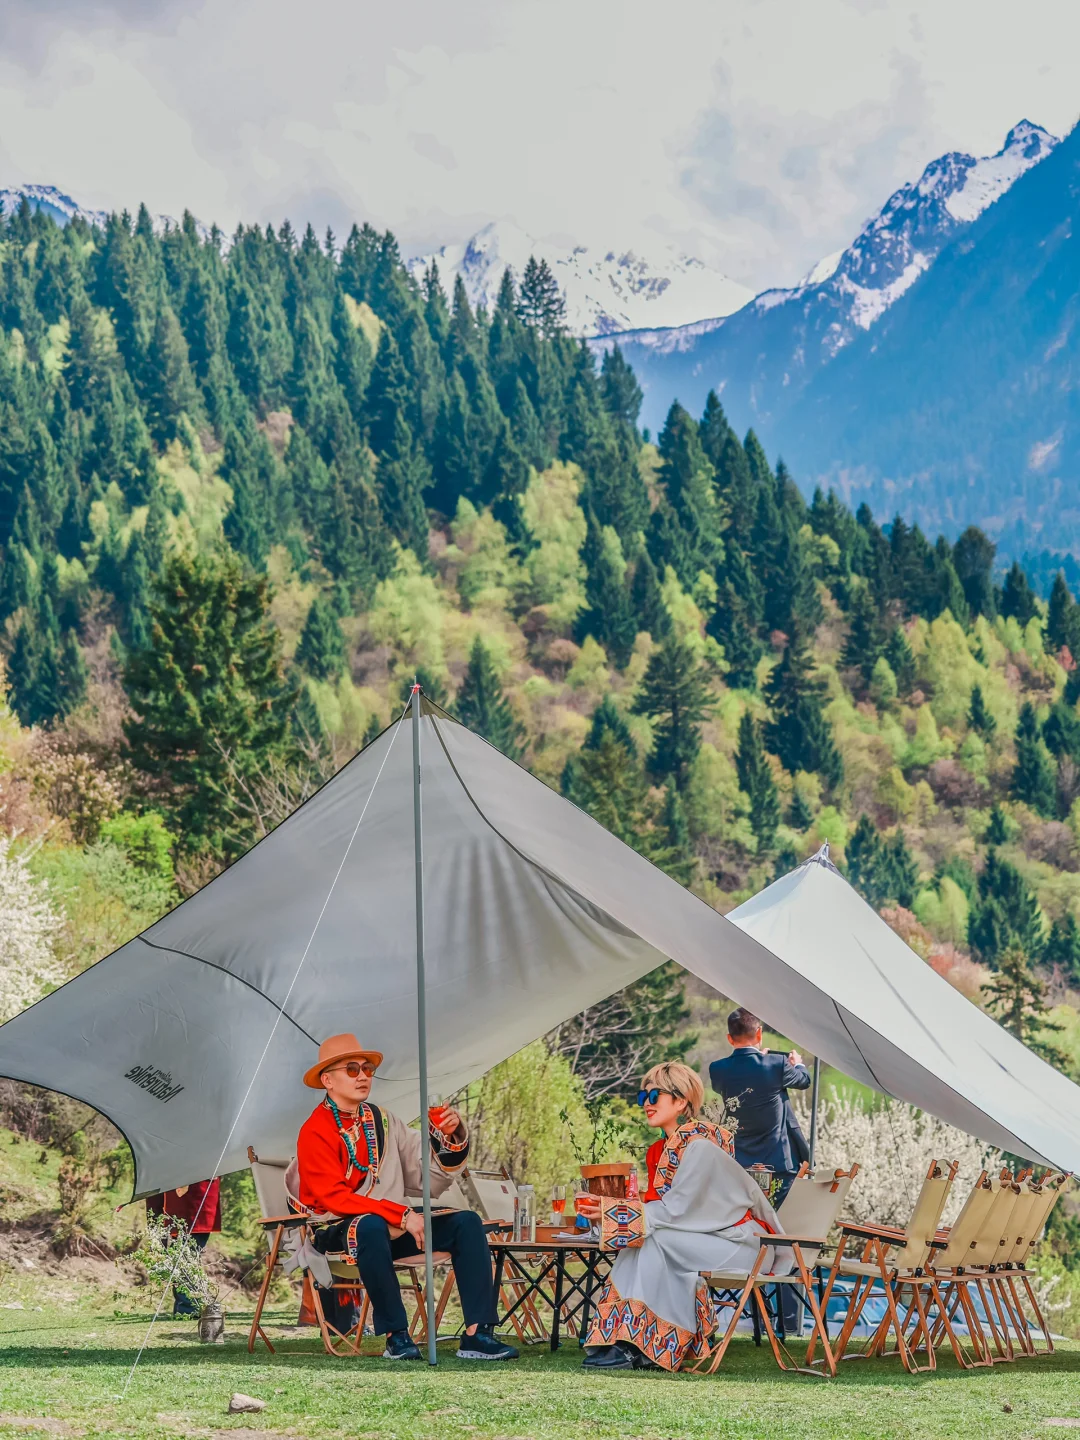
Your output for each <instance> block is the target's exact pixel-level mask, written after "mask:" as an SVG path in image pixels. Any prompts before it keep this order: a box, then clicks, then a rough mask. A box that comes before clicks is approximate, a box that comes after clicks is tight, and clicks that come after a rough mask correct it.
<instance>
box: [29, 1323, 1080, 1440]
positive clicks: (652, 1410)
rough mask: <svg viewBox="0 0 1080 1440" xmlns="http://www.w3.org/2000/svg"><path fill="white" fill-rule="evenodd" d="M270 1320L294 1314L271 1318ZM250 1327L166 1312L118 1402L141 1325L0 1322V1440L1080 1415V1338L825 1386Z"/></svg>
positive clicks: (597, 1432) (390, 1438)
mask: <svg viewBox="0 0 1080 1440" xmlns="http://www.w3.org/2000/svg"><path fill="white" fill-rule="evenodd" d="M291 1314H292V1315H294V1314H295V1311H292V1312H291ZM273 1318H274V1319H275V1320H276V1321H279V1322H282V1323H284V1322H286V1321H287V1319H288V1318H290V1317H289V1316H288V1315H286V1312H284V1311H279V1312H277V1313H276V1314H275V1316H274V1317H273ZM249 1319H250V1311H249V1312H248V1313H247V1315H246V1316H245V1315H242V1314H240V1313H235V1314H232V1315H230V1317H229V1324H228V1330H227V1342H226V1344H225V1345H224V1346H200V1345H199V1344H198V1343H197V1341H195V1339H194V1327H193V1326H192V1325H191V1324H190V1323H189V1322H181V1321H174V1320H173V1319H172V1318H171V1317H168V1316H166V1317H164V1318H163V1319H162V1320H160V1321H159V1322H158V1325H157V1326H156V1327H155V1330H154V1335H153V1339H152V1341H151V1343H150V1345H149V1346H148V1348H147V1350H146V1352H145V1354H144V1355H143V1357H142V1361H141V1362H140V1364H139V1366H138V1368H137V1369H136V1371H135V1374H134V1378H133V1379H132V1381H131V1385H130V1388H129V1389H128V1392H127V1396H126V1398H124V1399H120V1398H118V1397H119V1396H120V1395H121V1393H122V1392H123V1389H124V1385H125V1382H126V1380H127V1377H128V1372H129V1371H130V1369H131V1365H132V1362H133V1361H134V1359H135V1355H136V1352H137V1351H138V1348H139V1345H140V1343H141V1341H142V1339H143V1337H144V1335H145V1333H146V1328H147V1320H148V1316H147V1315H146V1314H141V1315H120V1316H117V1315H114V1314H113V1313H112V1312H111V1311H110V1312H109V1313H108V1314H107V1315H106V1314H104V1313H102V1311H101V1310H100V1309H99V1310H98V1311H97V1312H95V1311H93V1310H89V1309H87V1310H81V1311H79V1312H76V1313H71V1312H67V1313H64V1312H61V1311H58V1310H55V1309H44V1310H41V1311H39V1312H35V1311H32V1310H29V1309H28V1310H25V1311H18V1310H0V1436H4V1437H8V1436H16V1435H21V1436H24V1437H25V1436H28V1435H33V1434H35V1433H38V1434H46V1433H52V1434H57V1435H85V1436H90V1437H95V1436H96V1437H117V1440H120V1437H122V1440H176V1437H179V1436H210V1437H218V1436H223V1435H232V1434H233V1433H234V1432H235V1431H238V1430H239V1431H246V1432H247V1433H248V1434H249V1435H251V1436H252V1440H254V1437H255V1435H257V1434H262V1435H268V1436H269V1435H272V1436H286V1435H288V1436H290V1437H293V1440H301V1437H306V1440H321V1437H326V1436H350V1437H372V1440H374V1437H379V1440H419V1437H425V1440H427V1437H431V1440H496V1437H504V1440H509V1437H530V1440H578V1437H590V1440H591V1437H595V1436H612V1437H616V1436H617V1437H620V1440H622V1437H640V1440H676V1437H683V1436H694V1437H703V1440H704V1437H712V1436H718V1435H720V1436H747V1437H755V1440H756V1437H761V1436H769V1437H773V1436H775V1437H781V1436H783V1437H801V1436H813V1437H819V1436H820V1437H829V1440H833V1437H844V1440H849V1437H850V1440H859V1437H879V1436H880V1437H889V1440H892V1437H896V1436H912V1437H915V1436H919V1437H921V1436H946V1435H947V1436H962V1437H965V1440H967V1437H970V1440H975V1437H983V1436H1018V1437H1019V1436H1029V1435H1034V1434H1038V1433H1042V1431H1043V1429H1044V1425H1045V1422H1046V1420H1047V1419H1049V1418H1052V1417H1067V1418H1072V1417H1077V1418H1078V1419H1080V1385H1078V1384H1077V1378H1078V1375H1080V1347H1077V1346H1075V1345H1071V1344H1068V1345H1064V1346H1063V1347H1062V1348H1061V1350H1060V1351H1059V1352H1058V1353H1056V1354H1055V1355H1053V1356H1050V1357H1047V1358H1043V1359H1038V1360H1024V1361H1018V1362H1016V1363H1015V1364H1013V1365H1007V1366H998V1367H996V1368H995V1369H994V1370H993V1371H991V1372H989V1373H987V1372H982V1371H979V1372H969V1373H963V1372H960V1371H959V1370H957V1368H956V1366H955V1365H954V1364H953V1363H952V1361H951V1360H948V1361H946V1360H944V1359H943V1361H942V1367H941V1369H940V1371H939V1372H938V1373H937V1375H935V1376H919V1377H911V1376H906V1375H904V1374H903V1372H902V1371H900V1370H899V1369H898V1367H896V1366H895V1365H893V1364H890V1363H887V1362H881V1363H874V1364H868V1365H863V1364H853V1365H849V1366H844V1367H842V1371H841V1375H840V1377H839V1378H838V1379H837V1380H835V1381H831V1382H829V1381H821V1380H815V1379H809V1378H804V1377H802V1376H786V1375H781V1374H780V1373H779V1372H778V1371H777V1370H776V1369H775V1368H774V1367H773V1364H772V1361H771V1358H770V1356H769V1354H768V1351H767V1350H765V1349H764V1348H763V1349H762V1350H756V1349H755V1347H754V1345H753V1342H752V1340H750V1339H749V1338H746V1339H743V1338H741V1337H740V1338H739V1339H738V1340H737V1341H736V1342H735V1345H734V1347H733V1349H732V1351H731V1352H729V1358H728V1360H726V1361H725V1364H724V1367H723V1369H722V1370H721V1372H720V1374H719V1375H717V1376H695V1375H676V1376H664V1375H659V1374H655V1373H642V1372H636V1373H630V1374H619V1375H599V1376H597V1375H589V1374H584V1373H582V1371H581V1368H580V1352H579V1350H578V1347H577V1345H576V1344H575V1343H574V1342H572V1341H571V1342H570V1343H568V1344H565V1345H564V1347H563V1349H562V1350H561V1352H560V1353H559V1354H558V1355H551V1354H550V1353H549V1352H548V1351H547V1349H546V1348H544V1347H533V1348H530V1349H528V1350H526V1352H525V1354H524V1356H523V1358H522V1359H521V1360H520V1361H518V1362H517V1363H516V1364H512V1365H499V1366H494V1365H493V1366H476V1365H468V1364H465V1363H463V1362H460V1361H457V1360H455V1359H454V1358H452V1354H448V1355H447V1357H446V1359H445V1360H444V1361H441V1362H440V1365H439V1368H438V1370H436V1371H433V1370H430V1369H429V1368H428V1367H427V1366H426V1365H416V1364H411V1365H408V1366H405V1365H392V1364H389V1363H387V1362H384V1361H381V1360H379V1359H376V1358H367V1357H365V1358H362V1359H360V1360H353V1361H342V1360H331V1359H329V1358H328V1357H326V1356H324V1355H323V1354H322V1352H321V1350H320V1349H319V1347H318V1345H317V1343H316V1342H315V1341H313V1340H311V1339H308V1338H306V1337H305V1338H282V1339H281V1340H280V1343H279V1342H278V1340H277V1339H276V1327H275V1329H272V1332H271V1333H272V1334H274V1335H275V1344H278V1353H277V1354H276V1355H274V1356H271V1355H268V1354H267V1352H266V1351H265V1350H260V1351H259V1352H257V1353H256V1354H255V1355H248V1353H247V1349H246V1322H247V1320H249ZM189 1337H190V1338H189ZM371 1343H372V1346H373V1348H374V1346H375V1344H376V1342H374V1341H373V1342H371ZM444 1348H446V1349H447V1350H449V1349H450V1347H444ZM236 1390H240V1391H243V1392H244V1393H246V1394H248V1395H254V1396H256V1397H258V1398H260V1399H264V1400H266V1401H267V1407H266V1409H265V1410H264V1411H262V1412H261V1413H260V1414H257V1415H235V1416H230V1415H227V1414H226V1407H227V1405H228V1401H229V1396H230V1395H231V1394H232V1393H233V1391H236ZM1005 1404H1009V1405H1011V1407H1012V1410H1011V1413H1007V1412H1006V1411H1005V1409H1004V1408H1003V1407H1004V1406H1005ZM35 1419H36V1420H38V1422H39V1423H38V1425H37V1426H33V1424H32V1422H33V1421H34V1420H35ZM42 1421H47V1422H48V1428H47V1429H46V1428H45V1427H44V1426H43V1425H42V1424H41V1422H42Z"/></svg>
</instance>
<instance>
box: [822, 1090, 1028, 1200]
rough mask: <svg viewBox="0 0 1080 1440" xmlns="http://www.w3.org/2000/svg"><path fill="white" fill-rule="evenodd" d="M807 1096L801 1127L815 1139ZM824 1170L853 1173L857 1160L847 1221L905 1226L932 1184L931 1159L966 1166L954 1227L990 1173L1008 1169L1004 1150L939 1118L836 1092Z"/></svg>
mask: <svg viewBox="0 0 1080 1440" xmlns="http://www.w3.org/2000/svg"><path fill="white" fill-rule="evenodd" d="M808 1094H809V1092H808V1091H803V1092H802V1094H801V1095H800V1096H799V1100H800V1101H802V1107H801V1109H802V1113H801V1114H800V1121H801V1123H802V1125H803V1129H804V1131H805V1132H806V1134H807V1135H809V1133H810V1120H809V1113H808V1111H809V1107H808V1105H807V1103H806V1100H805V1098H804V1097H805V1096H807V1095H808ZM815 1159H816V1162H817V1163H816V1169H817V1172H818V1174H819V1175H820V1174H821V1171H822V1169H823V1168H825V1169H833V1168H836V1169H843V1170H847V1169H848V1168H849V1167H850V1165H851V1164H852V1162H853V1161H858V1163H859V1173H858V1175H856V1177H855V1183H854V1184H853V1185H852V1187H851V1191H850V1194H849V1195H848V1201H847V1205H846V1207H845V1210H844V1217H843V1218H844V1219H845V1220H854V1221H856V1222H857V1223H865V1222H866V1221H871V1220H873V1221H876V1222H877V1223H878V1224H879V1225H904V1224H906V1223H907V1221H908V1220H909V1219H910V1218H911V1211H912V1208H913V1207H914V1204H915V1200H916V1198H917V1196H918V1194H919V1188H920V1186H921V1185H922V1182H923V1180H924V1179H925V1178H926V1172H927V1170H928V1168H929V1166H930V1161H931V1160H948V1161H952V1160H958V1161H959V1162H960V1168H959V1170H958V1171H957V1172H956V1179H955V1180H954V1181H953V1186H952V1189H951V1190H950V1192H949V1198H948V1201H947V1202H946V1205H945V1211H944V1215H943V1217H942V1223H943V1224H946V1225H948V1224H951V1223H952V1221H953V1220H954V1219H955V1218H956V1216H957V1214H958V1213H959V1210H960V1207H961V1205H963V1203H964V1200H965V1198H966V1197H967V1194H968V1192H969V1190H970V1189H971V1187H972V1185H973V1184H974V1183H975V1181H976V1180H977V1179H978V1177H979V1172H980V1171H981V1170H983V1169H987V1170H989V1171H990V1172H991V1173H993V1172H994V1170H995V1169H997V1168H999V1167H1000V1163H1001V1161H1000V1151H998V1150H994V1149H993V1148H992V1147H991V1146H989V1145H984V1144H983V1142H982V1141H981V1140H976V1139H975V1138H974V1136H971V1135H966V1134H965V1133H964V1132H963V1130H957V1129H955V1127H954V1126H952V1125H946V1124H945V1123H944V1121H942V1120H937V1119H935V1118H934V1116H933V1115H926V1114H924V1113H923V1111H921V1110H916V1109H914V1107H913V1106H911V1105H905V1104H903V1103H902V1102H901V1101H894V1100H879V1101H878V1102H877V1103H876V1104H875V1105H874V1106H873V1108H871V1109H867V1108H865V1107H864V1106H863V1105H862V1104H861V1103H860V1102H859V1101H858V1100H857V1099H856V1100H853V1099H852V1098H851V1097H850V1096H848V1095H839V1094H837V1092H836V1090H835V1088H830V1091H829V1095H828V1098H827V1099H826V1098H824V1097H823V1099H822V1101H821V1102H820V1104H819V1109H818V1138H817V1155H816V1157H815Z"/></svg>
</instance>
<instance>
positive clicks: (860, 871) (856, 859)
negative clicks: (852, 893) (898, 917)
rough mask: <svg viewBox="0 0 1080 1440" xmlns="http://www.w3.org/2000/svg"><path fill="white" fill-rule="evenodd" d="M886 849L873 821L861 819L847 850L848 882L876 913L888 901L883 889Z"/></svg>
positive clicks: (865, 817) (865, 818) (845, 848)
mask: <svg viewBox="0 0 1080 1440" xmlns="http://www.w3.org/2000/svg"><path fill="white" fill-rule="evenodd" d="M884 848H885V847H884V845H883V844H882V841H881V836H880V835H879V834H878V832H877V829H876V827H875V826H874V823H873V821H872V820H871V819H870V817H869V816H868V815H865V814H864V815H860V816H859V823H858V824H857V825H856V826H855V829H854V831H853V833H852V836H851V839H850V840H849V841H848V843H847V845H846V846H845V847H844V851H845V854H846V856H847V869H848V879H849V880H850V881H851V883H852V885H854V886H855V889H856V890H858V892H859V894H860V895H861V896H862V897H863V899H864V900H866V901H867V903H868V904H870V905H873V906H874V908H875V909H877V908H878V907H879V906H881V905H882V904H883V903H884V901H885V899H886V897H885V895H884V894H883V893H882V887H881V867H882V858H883V854H884Z"/></svg>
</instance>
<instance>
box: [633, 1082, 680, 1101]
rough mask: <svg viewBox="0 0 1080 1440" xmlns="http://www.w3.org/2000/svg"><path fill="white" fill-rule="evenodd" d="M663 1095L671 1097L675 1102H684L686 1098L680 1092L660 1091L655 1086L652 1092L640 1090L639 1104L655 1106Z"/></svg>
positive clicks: (638, 1094) (638, 1093) (638, 1095)
mask: <svg viewBox="0 0 1080 1440" xmlns="http://www.w3.org/2000/svg"><path fill="white" fill-rule="evenodd" d="M661 1095H670V1096H671V1098H672V1099H673V1100H684V1099H685V1098H686V1097H685V1096H684V1095H680V1094H679V1092H678V1090H660V1089H658V1088H657V1087H656V1086H655V1085H654V1086H653V1088H652V1089H651V1090H639V1091H638V1092H637V1103H638V1104H639V1105H642V1106H645V1105H655V1104H656V1102H657V1100H659V1099H660V1096H661Z"/></svg>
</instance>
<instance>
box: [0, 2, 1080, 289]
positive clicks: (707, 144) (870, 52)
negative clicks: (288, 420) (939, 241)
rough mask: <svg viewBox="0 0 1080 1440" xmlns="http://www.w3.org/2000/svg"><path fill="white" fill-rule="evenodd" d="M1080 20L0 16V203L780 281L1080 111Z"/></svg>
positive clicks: (838, 15) (138, 11) (529, 8)
mask: <svg viewBox="0 0 1080 1440" xmlns="http://www.w3.org/2000/svg"><path fill="white" fill-rule="evenodd" d="M1077 54H1080V5H1078V4H1076V3H1075V0H1043V3H1042V4H1040V5H1039V6H1038V7H1030V8H1027V9H1024V10H1021V9H1019V8H1018V7H1017V6H1016V5H1015V4H1014V3H1009V4H1006V3H1002V0H984V3H982V4H981V5H975V4H972V3H971V0H933V3H924V0H918V3H914V4H910V3H909V4H892V3H887V0H741V3H738V4H731V3H725V0H669V3H667V4H665V5H661V4H657V3H655V0H652V3H649V4H645V3H641V0H619V3H611V0H572V3H571V0H543V3H540V0H455V3H453V4H447V3H445V0H407V3H404V4H396V5H395V4H390V5H387V4H385V3H379V4H374V3H370V0H304V3H303V4H302V5H301V4H297V3H296V0H289V3H285V0H4V4H3V7H2V10H0V185H2V184H16V183H23V182H29V181H36V182H44V183H53V184H57V185H59V186H61V188H63V189H66V190H68V191H69V192H70V193H72V194H74V195H75V196H76V198H77V199H79V200H81V201H82V202H83V203H84V204H88V205H93V206H105V207H111V206H120V205H128V206H133V205H136V204H137V203H138V202H139V201H140V200H145V201H146V202H147V204H149V205H150V207H151V208H152V209H153V210H155V211H162V212H165V213H174V214H175V213H178V212H179V211H180V210H182V209H183V208H184V207H185V206H187V207H189V208H190V209H192V210H193V211H195V213H196V214H198V215H199V216H200V218H202V219H205V220H208V221H209V220H217V221H218V222H219V223H220V224H222V225H223V226H224V227H225V228H231V227H232V226H233V225H234V224H235V223H236V222H237V221H238V220H240V219H244V220H259V221H265V220H274V221H277V220H279V219H280V218H281V217H282V216H283V215H289V216H290V217H291V218H292V219H294V220H299V221H304V220H307V219H309V218H310V219H311V220H312V221H314V222H315V223H316V224H317V225H318V226H320V227H322V226H325V225H326V224H328V223H329V224H332V225H333V227H334V229H335V230H336V231H337V232H339V233H341V232H343V231H344V230H346V229H347V227H348V225H349V224H350V223H351V222H352V220H353V219H357V218H358V219H370V220H371V221H372V222H373V223H375V224H377V225H379V226H380V227H381V226H389V227H391V228H392V229H394V230H395V232H396V233H397V234H398V235H399V237H400V238H401V239H402V241H403V243H404V244H405V245H407V246H408V247H409V248H413V249H426V248H430V247H431V246H433V245H435V244H439V243H442V242H445V241H453V240H457V239H461V238H464V237H465V236H466V235H468V234H470V233H472V231H473V230H475V229H477V228H478V227H479V226H480V225H482V224H484V223H486V222H487V221H488V220H491V219H498V218H507V219H512V220H514V221H515V222H516V223H517V224H518V225H520V226H521V227H522V228H524V229H525V230H527V231H529V233H531V234H534V235H537V236H541V237H544V238H551V239H554V240H559V241H566V242H571V243H573V242H581V243H586V244H590V245H604V246H628V245H636V246H639V247H642V248H645V249H648V247H650V246H652V247H656V246H658V245H662V244H665V243H670V242H675V243H678V244H679V245H680V246H682V247H684V248H686V249H687V250H688V251H690V252H691V253H693V254H696V255H698V256H700V257H701V258H702V259H704V260H707V261H709V262H710V263H713V264H717V265H719V266H720V267H721V268H723V269H725V270H727V271H728V273H730V274H731V275H733V276H734V277H735V278H737V279H739V280H741V281H743V282H744V283H746V284H749V285H751V286H753V287H754V288H762V287H763V286H765V285H769V284H784V283H791V282H792V281H794V280H795V279H797V278H798V276H800V275H801V274H802V273H803V272H804V271H805V270H806V269H807V268H808V267H809V266H810V265H811V264H812V263H813V262H814V261H815V260H816V259H818V258H819V256H821V255H823V254H826V253H828V252H829V251H832V250H835V249H836V248H838V247H839V246H841V245H843V244H845V243H846V242H847V241H848V240H850V239H851V238H852V236H853V235H854V233H855V232H856V231H857V229H858V228H859V226H860V225H861V223H862V221H863V220H864V219H865V218H866V216H867V215H868V214H869V213H871V212H872V211H873V210H876V209H877V207H878V206H879V205H880V204H881V203H882V201H883V200H884V199H885V198H886V196H887V195H888V194H889V193H890V191H891V190H892V189H894V188H895V187H896V186H897V185H898V184H900V183H902V182H903V181H905V180H907V179H910V178H912V177H914V176H915V175H917V174H918V173H919V171H920V170H921V169H922V167H923V165H924V164H925V163H926V162H927V161H928V160H930V159H932V158H933V157H934V156H936V155H938V154H940V153H942V152H943V151H945V150H949V149H961V150H970V151H973V152H974V153H976V154H986V153H991V152H992V151H994V150H997V149H998V148H999V147H1000V145H1001V143H1002V141H1003V139H1004V136H1005V133H1006V131H1007V130H1008V129H1009V127H1010V126H1011V125H1012V124H1014V123H1015V122H1016V121H1017V120H1019V119H1021V118H1023V117H1027V118H1030V119H1032V120H1034V121H1037V122H1038V123H1040V124H1043V125H1045V126H1046V127H1047V128H1048V129H1050V130H1053V131H1054V132H1055V133H1057V134H1060V133H1062V132H1063V131H1064V130H1066V129H1068V128H1069V127H1070V126H1071V125H1072V124H1073V123H1074V122H1075V120H1076V118H1077V111H1078V109H1080V98H1078V92H1077V87H1076V84H1075V76H1076V67H1075V56H1076V55H1077Z"/></svg>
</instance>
